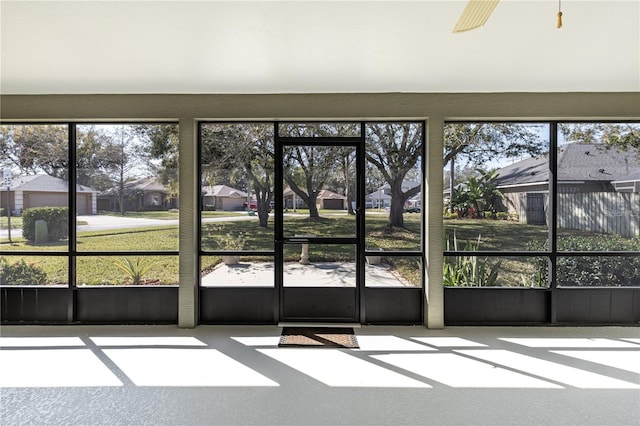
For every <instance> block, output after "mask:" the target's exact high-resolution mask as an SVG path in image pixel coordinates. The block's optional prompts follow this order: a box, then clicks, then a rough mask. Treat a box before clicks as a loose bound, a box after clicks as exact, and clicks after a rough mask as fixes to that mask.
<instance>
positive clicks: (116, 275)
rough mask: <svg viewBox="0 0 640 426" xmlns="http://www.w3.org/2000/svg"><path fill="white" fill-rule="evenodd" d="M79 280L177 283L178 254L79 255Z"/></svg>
mask: <svg viewBox="0 0 640 426" xmlns="http://www.w3.org/2000/svg"><path fill="white" fill-rule="evenodd" d="M76 271H77V272H76V283H77V285H78V286H86V285H101V286H105V285H178V256H100V257H87V256H79V257H78V258H77V261H76Z"/></svg>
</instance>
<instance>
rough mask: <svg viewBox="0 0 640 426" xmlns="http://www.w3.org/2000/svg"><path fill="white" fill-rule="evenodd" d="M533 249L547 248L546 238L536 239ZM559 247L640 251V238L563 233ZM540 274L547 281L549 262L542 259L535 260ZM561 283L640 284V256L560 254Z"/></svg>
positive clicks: (580, 284)
mask: <svg viewBox="0 0 640 426" xmlns="http://www.w3.org/2000/svg"><path fill="white" fill-rule="evenodd" d="M527 248H528V249H529V250H536V251H546V250H547V249H548V245H547V242H546V241H540V240H538V241H533V242H531V243H529V244H528V245H527ZM558 250H559V251H567V252H592V251H603V252H608V251H640V238H633V239H626V238H623V237H621V236H619V235H603V234H598V235H593V236H560V237H559V238H558ZM534 265H535V267H536V269H537V271H538V272H537V273H538V275H539V276H540V277H541V278H542V279H544V280H545V281H546V279H547V275H548V271H547V268H548V265H547V262H546V260H543V259H539V260H537V261H535V263H534ZM557 280H558V284H560V285H563V286H594V287H595V286H598V287H600V286H605V287H620V286H637V285H640V258H638V257H624V256H584V255H569V256H558V264H557Z"/></svg>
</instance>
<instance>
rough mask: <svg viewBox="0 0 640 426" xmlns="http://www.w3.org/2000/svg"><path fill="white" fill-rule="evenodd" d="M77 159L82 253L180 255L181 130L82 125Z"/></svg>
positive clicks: (153, 126) (156, 126)
mask: <svg viewBox="0 0 640 426" xmlns="http://www.w3.org/2000/svg"><path fill="white" fill-rule="evenodd" d="M76 155H77V172H76V173H77V181H78V187H79V190H78V193H77V195H78V205H77V211H78V216H77V237H78V238H77V249H78V251H120V250H143V251H154V250H177V249H178V210H177V208H178V168H177V167H178V126H177V125H173V124H131V125H119V124H92V125H81V126H78V127H77V139H76ZM89 192H91V194H94V195H95V196H92V197H90V198H89V197H86V196H84V195H83V194H85V193H89Z"/></svg>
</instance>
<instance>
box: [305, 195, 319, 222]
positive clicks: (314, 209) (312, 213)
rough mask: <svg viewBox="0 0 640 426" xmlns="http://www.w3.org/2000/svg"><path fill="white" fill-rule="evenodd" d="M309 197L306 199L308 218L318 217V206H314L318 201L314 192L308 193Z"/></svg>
mask: <svg viewBox="0 0 640 426" xmlns="http://www.w3.org/2000/svg"><path fill="white" fill-rule="evenodd" d="M310 192H311V195H309V197H308V198H307V206H309V217H320V213H318V205H317V204H316V202H317V200H318V194H317V193H316V192H315V191H310Z"/></svg>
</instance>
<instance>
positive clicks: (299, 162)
mask: <svg viewBox="0 0 640 426" xmlns="http://www.w3.org/2000/svg"><path fill="white" fill-rule="evenodd" d="M340 152H341V148H339V147H333V146H326V147H324V146H310V145H303V146H300V145H295V146H288V147H284V148H283V155H282V161H283V170H284V176H283V177H284V180H285V182H287V185H289V187H290V188H291V190H292V191H293V192H295V194H296V195H297V196H298V197H300V198H301V199H302V200H303V201H304V202H305V204H306V205H307V207H308V208H309V217H312V218H318V217H320V214H319V213H318V206H317V199H318V194H319V193H320V190H321V189H323V187H324V185H325V183H326V182H327V180H329V178H330V177H331V175H332V173H334V170H335V167H336V166H338V165H339V164H340V163H339V161H340V159H341V155H340ZM303 188H304V189H303Z"/></svg>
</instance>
